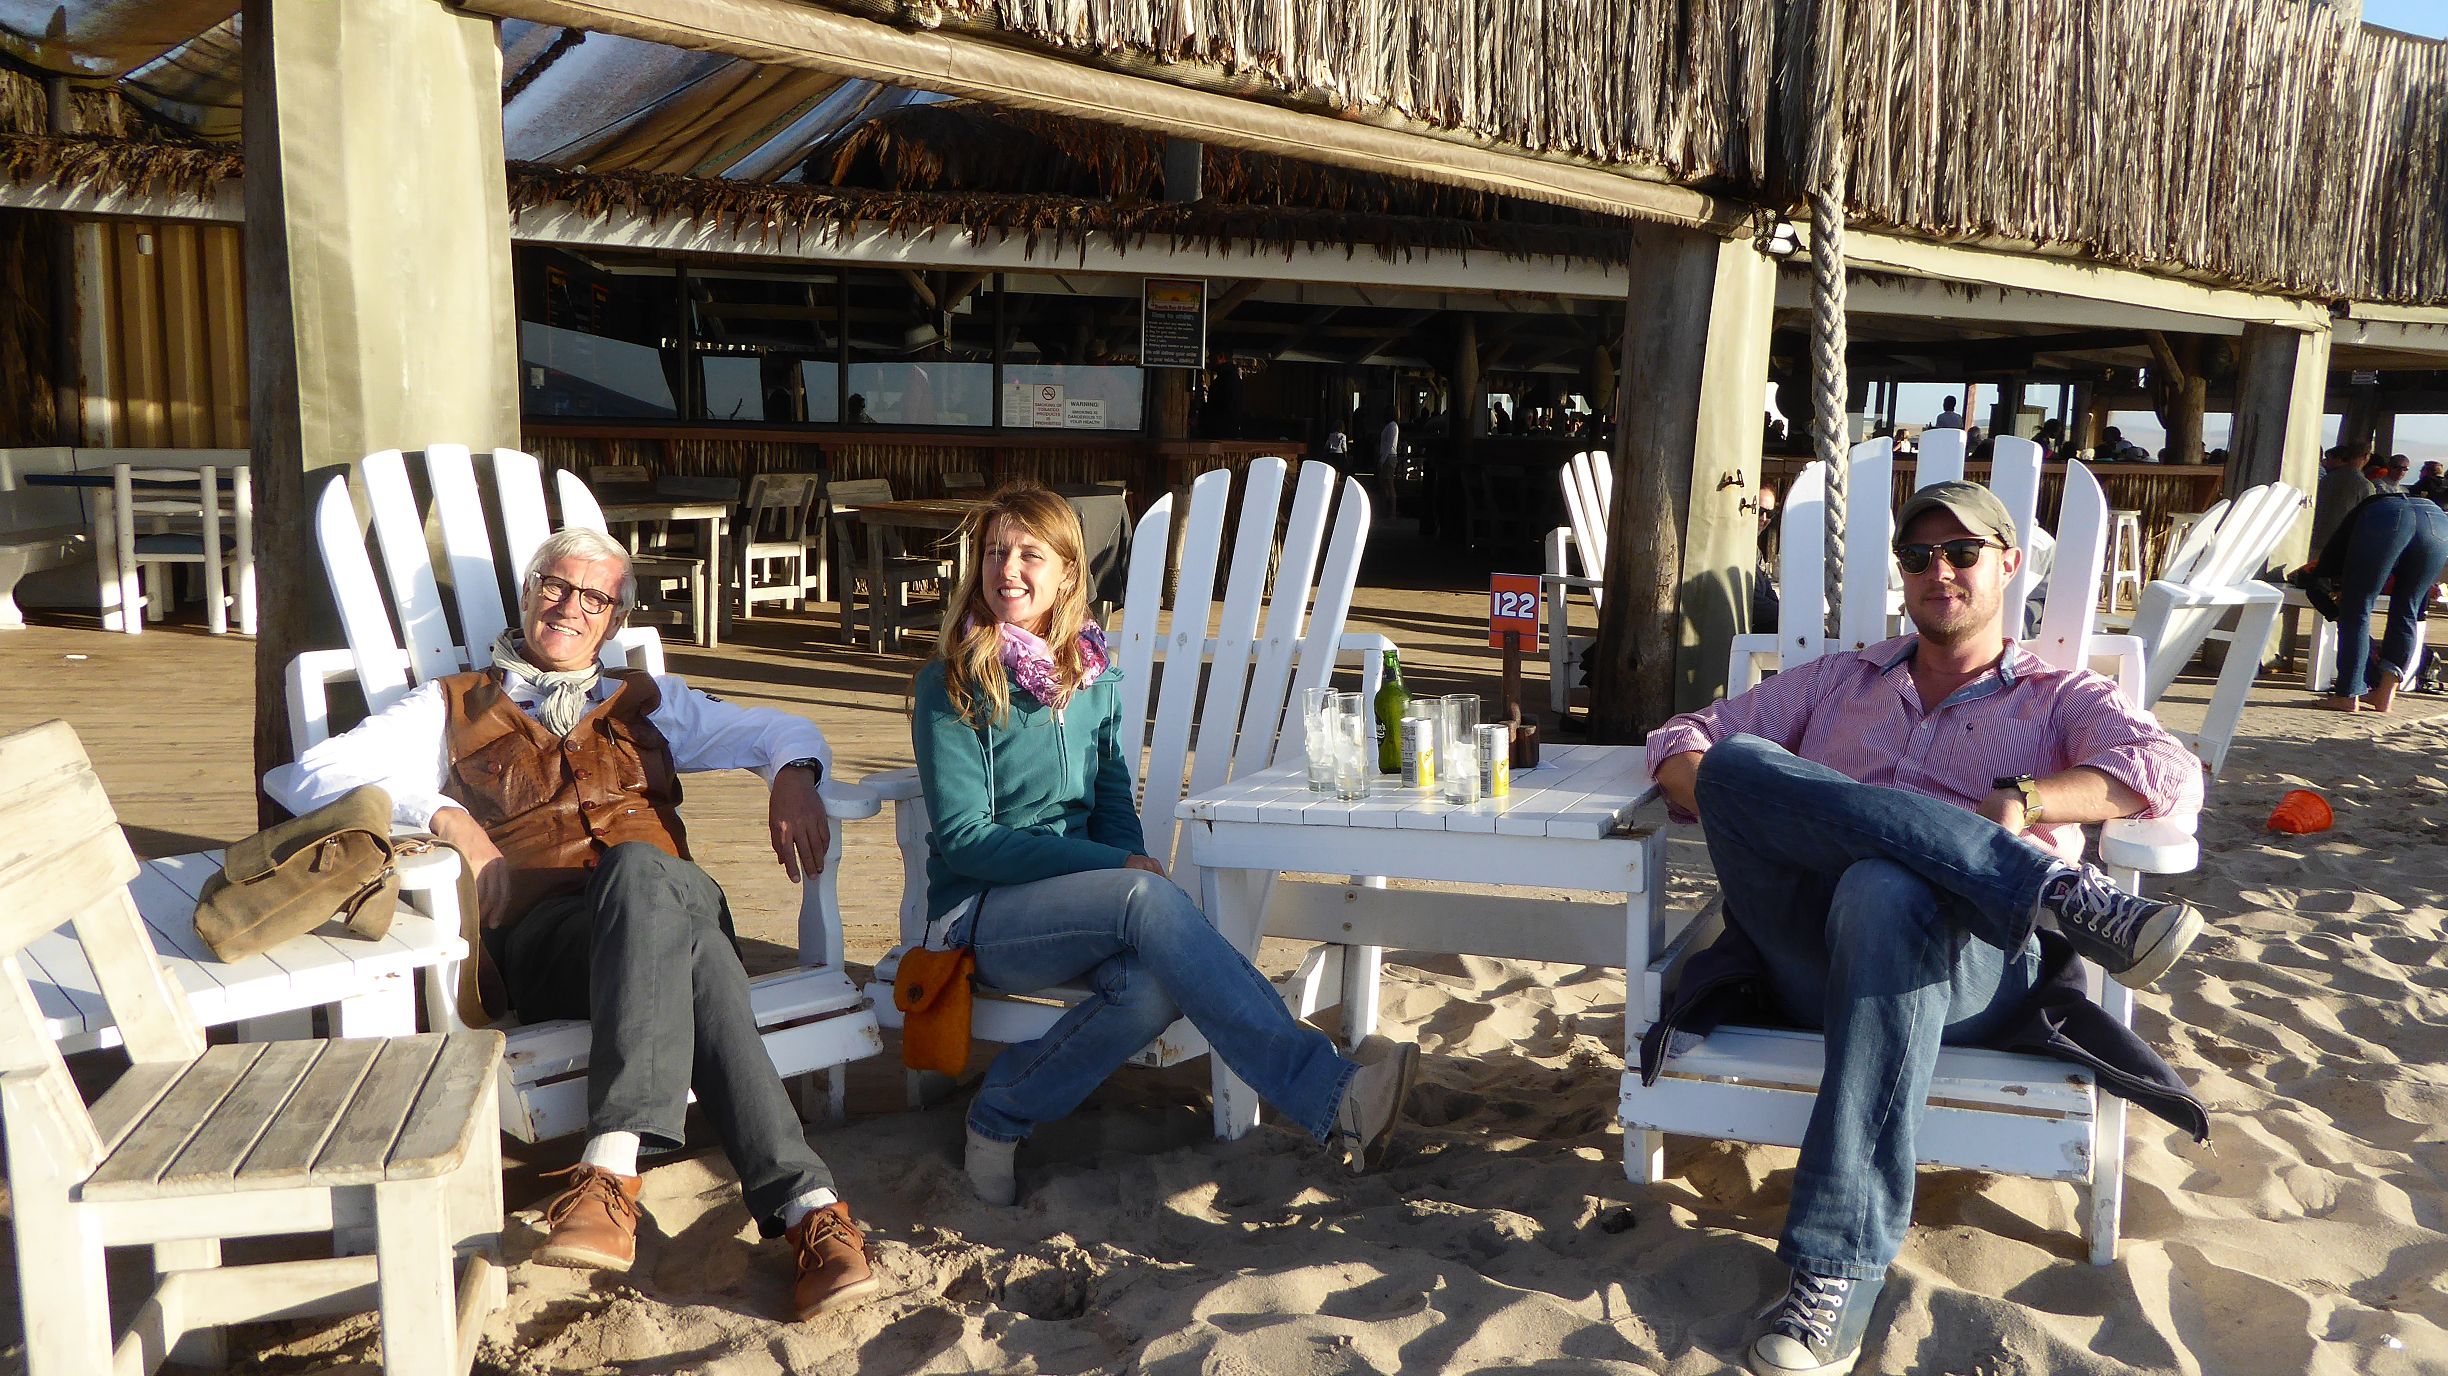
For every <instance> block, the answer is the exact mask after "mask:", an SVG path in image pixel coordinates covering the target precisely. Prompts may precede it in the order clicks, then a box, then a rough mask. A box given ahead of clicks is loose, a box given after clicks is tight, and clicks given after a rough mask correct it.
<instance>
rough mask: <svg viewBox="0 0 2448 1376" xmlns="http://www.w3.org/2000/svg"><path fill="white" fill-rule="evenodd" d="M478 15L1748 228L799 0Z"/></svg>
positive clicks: (1663, 201)
mask: <svg viewBox="0 0 2448 1376" xmlns="http://www.w3.org/2000/svg"><path fill="white" fill-rule="evenodd" d="M453 2H454V3H456V4H458V5H460V6H463V7H464V8H466V9H467V10H469V11H470V12H473V13H481V14H491V15H496V16H499V17H502V18H507V19H529V20H534V21H536V22H538V23H545V24H563V25H569V26H572V27H575V28H581V29H586V30H589V31H591V32H597V33H614V34H621V35H623V36H626V37H629V38H642V39H645V40H646V41H648V42H650V43H661V44H664V45H667V46H670V47H676V48H683V49H687V50H689V51H691V52H715V53H725V54H728V55H730V56H733V57H743V58H746V59H748V60H749V61H751V62H757V63H761V64H764V65H767V66H776V67H794V68H806V69H810V70H815V71H823V72H834V73H838V74H840V75H842V76H851V77H859V78H863V79H865V80H869V81H881V82H884V83H886V84H888V85H893V86H905V87H911V88H914V89H917V90H921V91H940V92H943V93H944V94H946V95H953V96H964V97H967V98H969V99H972V100H983V101H988V102H991V103H993V104H996V105H1002V106H1012V107H1017V108H1019V109H1024V110H1043V111H1048V112H1050V113H1053V114H1058V115H1071V116H1077V117H1080V118H1085V119H1091V120H1095V121H1097V122H1098V123H1101V124H1119V125H1122V126H1124V127H1127V128H1132V129H1145V130H1148V131H1151V132H1153V133H1158V134H1164V135H1168V136H1171V137H1174V138H1181V139H1190V140H1195V141H1197V142H1199V143H1212V144H1222V145H1225V146H1227V147H1233V148H1242V149H1248V150H1250V151H1252V152H1259V153H1274V154H1278V155H1280V156H1283V157H1288V158H1298V159H1300V160H1302V161H1305V162H1323V163H1327V164H1330V165H1333V166H1337V167H1349V168H1354V169H1357V170H1359V171H1363V172H1376V173H1382V174H1385V175H1389V176H1395V177H1402V178H1406V179H1409V180H1415V181H1427V182H1434V183H1437V184H1439V185H1443V186H1459V187H1467V188H1470V189H1472V190H1477V191H1488V192H1493V193H1495V194H1497V195H1502V196H1518V197H1522V198H1525V199H1528V200H1534V201H1541V202H1545V203H1547V204H1550V205H1567V206H1576V207H1579V208H1581V209H1584V210H1596V211H1600V212H1603V213H1606V214H1611V215H1626V216H1631V217H1633V218H1635V219H1640V220H1651V221H1657V222H1660V223H1664V224H1673V225H1684V226H1691V227H1700V228H1708V229H1713V230H1717V231H1720V232H1724V233H1736V232H1741V231H1742V230H1743V228H1744V226H1745V225H1746V224H1747V223H1748V221H1749V218H1750V208H1749V207H1748V206H1745V205H1742V204H1740V203H1738V202H1731V201H1721V200H1719V199H1717V198H1715V197H1713V196H1708V195H1705V194H1703V193H1701V192H1698V191H1694V190H1691V189H1690V188H1688V187H1683V186H1677V185H1673V184H1671V183H1668V182H1666V181H1663V180H1659V179H1651V178H1648V177H1644V176H1642V175H1640V174H1638V173H1635V172H1631V171H1629V170H1625V169H1615V168H1609V167H1603V166H1600V165H1598V164H1595V163H1592V162H1588V161H1585V160H1581V159H1561V158H1542V157H1536V156H1532V155H1529V154H1525V153H1521V152H1516V151H1509V150H1506V149H1502V148H1498V147H1491V146H1487V145H1483V144H1481V143H1478V142H1472V141H1465V140H1463V139H1461V138H1460V137H1447V136H1441V135H1439V134H1436V133H1432V132H1429V131H1428V129H1427V126H1425V125H1421V126H1416V127H1406V128H1389V127H1386V126H1385V125H1383V124H1380V123H1378V122H1375V121H1368V120H1347V119H1340V118H1337V117H1335V116H1333V115H1328V114H1322V113H1315V112H1311V111H1306V110H1295V109H1289V108H1286V107H1283V106H1279V105H1274V104H1271V103H1269V102H1267V101H1264V100H1261V99H1258V98H1256V97H1254V96H1243V95H1230V94H1225V93H1223V92H1220V91H1208V90H1200V89H1197V88H1195V87H1191V86H1188V85H1184V84H1180V83H1177V82H1173V81H1165V80H1159V79H1157V78H1154V77H1142V76H1131V75H1126V74H1124V73H1120V72H1111V71H1105V70H1101V69H1099V68H1095V67H1091V66H1087V65H1084V64H1082V63H1077V62H1069V61H1065V60H1063V59H1062V58H1059V57H1055V56H1052V55H1049V54H1045V53H1038V52H1032V51H1029V50H1027V49H1024V48H1020V47H1014V46H1011V45H1007V44H1002V43H996V42H992V41H990V40H987V39H985V38H981V37H978V36H975V35H971V34H965V33H960V32H957V31H953V30H945V29H935V30H925V29H904V28H899V27H895V26H893V25H889V24H883V23H877V22H875V21H873V20H868V19H861V18H856V17H853V16H851V15H847V14H841V13H836V12H833V11H830V10H822V9H816V8H813V7H811V6H807V5H801V4H797V3H793V0H453Z"/></svg>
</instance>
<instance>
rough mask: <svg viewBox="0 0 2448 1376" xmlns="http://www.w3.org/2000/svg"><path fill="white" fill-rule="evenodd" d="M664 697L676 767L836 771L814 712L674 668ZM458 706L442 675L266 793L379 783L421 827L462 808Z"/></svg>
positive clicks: (302, 794) (318, 802) (404, 818)
mask: <svg viewBox="0 0 2448 1376" xmlns="http://www.w3.org/2000/svg"><path fill="white" fill-rule="evenodd" d="M654 682H655V687H657V688H659V689H661V690H662V691H663V700H662V702H660V703H658V704H657V705H656V707H655V709H654V711H653V712H651V713H649V714H648V715H647V718H646V719H647V720H648V721H650V722H652V723H654V727H655V729H656V730H658V731H660V732H662V733H663V739H664V740H665V741H666V742H667V743H669V745H670V746H671V757H672V767H673V768H674V769H676V770H678V771H679V772H681V773H683V774H696V773H703V772H705V771H707V770H714V769H753V770H755V771H756V772H757V773H758V774H760V775H762V776H764V779H765V782H766V783H768V784H771V783H772V782H773V779H774V775H775V774H777V773H779V772H781V769H782V766H784V765H786V764H789V763H790V762H791V761H793V760H803V759H807V758H809V757H811V756H812V757H814V758H816V759H819V760H822V761H823V762H824V771H825V775H826V777H828V778H829V777H831V775H832V773H833V749H832V747H831V746H828V745H826V744H825V738H824V733H823V732H822V731H819V730H817V729H816V724H815V723H814V722H812V721H809V720H808V719H807V718H805V717H801V716H795V715H793V714H791V713H789V712H784V711H781V710H779V709H777V708H772V707H740V706H737V705H735V704H732V703H728V702H724V701H723V700H721V699H720V698H716V697H710V696H708V695H707V694H704V693H701V692H699V691H697V690H696V689H694V688H691V687H689V686H688V684H686V683H684V682H682V681H681V680H680V679H678V678H676V677H674V676H673V675H670V674H656V675H654ZM619 687H620V680H619V679H616V678H613V677H611V676H610V675H608V674H607V675H605V676H604V677H603V678H601V679H598V680H597V681H596V683H595V687H594V688H593V689H592V690H591V691H590V692H589V693H588V694H587V697H588V700H589V701H590V702H591V703H594V704H597V705H600V704H602V703H603V702H604V701H606V700H607V699H609V698H610V697H611V696H612V694H613V692H614V691H615V690H617V689H618V688H619ZM503 689H504V691H506V692H507V693H508V694H509V696H510V700H511V701H512V702H514V703H516V704H518V706H519V707H520V709H521V710H523V711H525V712H526V713H527V715H529V716H531V717H532V716H535V715H536V711H537V708H538V707H540V706H541V705H542V703H543V701H544V692H543V690H542V689H540V688H538V687H536V686H535V685H534V684H533V683H530V682H528V681H527V679H526V678H525V677H524V676H522V675H519V674H510V675H508V676H507V678H506V680H505V682H504V683H503ZM449 725H450V722H449V707H448V705H447V704H446V703H445V702H444V701H443V699H442V685H441V683H440V681H439V680H435V681H431V682H427V683H423V684H420V685H418V686H417V688H416V689H415V690H414V691H412V692H410V693H409V694H408V696H406V697H404V698H401V699H400V700H399V701H397V702H395V703H393V704H391V705H390V706H389V707H388V708H385V709H384V710H383V711H381V712H378V713H376V714H374V715H373V716H371V717H368V718H366V719H365V720H364V721H362V722H359V723H358V724H357V725H356V726H355V727H354V728H353V729H351V730H349V731H346V732H344V733H342V734H340V735H337V736H334V737H332V738H331V739H329V740H327V741H324V742H323V743H322V744H321V745H318V746H315V747H314V748H312V749H310V750H308V751H307V752H306V753H305V754H304V755H303V756H301V757H299V759H298V760H297V762H296V763H294V764H285V765H282V766H280V767H279V768H277V769H274V770H273V771H272V772H271V773H269V774H266V775H264V781H263V782H264V791H265V792H266V793H269V794H271V795H272V797H273V798H274V799H275V800H277V801H278V802H279V803H280V805H281V806H283V807H285V808H287V809H289V810H290V811H291V812H293V813H299V814H304V813H306V812H309V811H311V810H313V809H315V808H318V807H321V806H322V805H323V804H325V803H328V802H330V801H332V800H333V799H335V798H337V797H339V796H340V795H341V794H343V793H346V792H348V791H349V790H350V789H352V788H355V787H357V786H359V785H360V784H379V785H381V786H382V788H383V791H384V792H387V793H389V794H390V795H391V821H392V824H393V825H395V826H401V827H410V828H414V829H416V830H419V831H425V830H429V829H431V827H432V825H433V818H434V814H435V813H437V812H440V811H441V810H442V809H444V808H446V807H458V806H459V804H458V803H456V802H454V801H452V800H451V799H450V798H448V797H446V796H444V794H443V792H442V785H443V783H444V781H446V780H447V779H448V778H449V777H450V760H449V759H448V757H447V754H446V750H447V746H448V743H449Z"/></svg>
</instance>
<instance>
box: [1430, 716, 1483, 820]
mask: <svg viewBox="0 0 2448 1376" xmlns="http://www.w3.org/2000/svg"><path fill="white" fill-rule="evenodd" d="M1478 731H1479V695H1478V694H1476V693H1448V694H1446V695H1445V696H1444V697H1441V698H1439V699H1437V746H1438V748H1439V749H1440V750H1441V751H1442V752H1443V754H1442V755H1441V756H1440V757H1439V758H1438V760H1437V789H1438V796H1440V797H1442V798H1444V800H1445V801H1446V802H1449V803H1455V804H1470V803H1475V802H1478V801H1479V760H1478V755H1477V752H1476V749H1475V739H1476V737H1477V735H1478Z"/></svg>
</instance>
